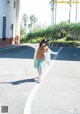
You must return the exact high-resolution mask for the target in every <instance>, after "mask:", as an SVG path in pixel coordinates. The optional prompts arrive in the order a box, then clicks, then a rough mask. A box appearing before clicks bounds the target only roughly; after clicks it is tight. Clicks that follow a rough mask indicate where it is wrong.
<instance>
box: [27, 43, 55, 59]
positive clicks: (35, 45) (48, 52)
mask: <svg viewBox="0 0 80 114" xmlns="http://www.w3.org/2000/svg"><path fill="white" fill-rule="evenodd" d="M27 46H30V47H32V48H34V49H35V53H34V60H35V59H36V54H37V50H38V48H39V44H27ZM50 54H57V52H53V51H51V50H50V49H49V48H48V51H47V52H45V60H46V61H50Z"/></svg>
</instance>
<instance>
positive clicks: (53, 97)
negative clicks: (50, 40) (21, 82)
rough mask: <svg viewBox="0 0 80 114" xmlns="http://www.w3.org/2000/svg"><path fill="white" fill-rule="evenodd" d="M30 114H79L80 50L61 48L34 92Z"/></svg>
mask: <svg viewBox="0 0 80 114" xmlns="http://www.w3.org/2000/svg"><path fill="white" fill-rule="evenodd" d="M31 114H80V48H63V49H62V50H61V52H60V53H59V55H58V57H57V58H56V61H55V62H54V63H53V65H52V67H51V69H50V70H49V72H48V74H47V75H46V78H45V80H44V81H43V83H42V84H41V86H40V87H39V89H38V91H37V92H36V95H35V98H34V100H33V102H32V105H31Z"/></svg>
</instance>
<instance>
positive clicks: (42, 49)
mask: <svg viewBox="0 0 80 114" xmlns="http://www.w3.org/2000/svg"><path fill="white" fill-rule="evenodd" d="M28 46H31V47H33V48H35V54H34V67H35V68H36V69H37V71H38V75H39V77H38V80H37V81H38V82H40V81H41V75H42V71H43V68H44V62H47V63H48V64H49V63H50V53H51V54H57V53H56V52H52V51H51V50H50V49H49V48H48V46H47V42H46V41H45V39H43V40H42V41H41V42H40V44H39V46H38V45H37V44H34V45H31V44H28Z"/></svg>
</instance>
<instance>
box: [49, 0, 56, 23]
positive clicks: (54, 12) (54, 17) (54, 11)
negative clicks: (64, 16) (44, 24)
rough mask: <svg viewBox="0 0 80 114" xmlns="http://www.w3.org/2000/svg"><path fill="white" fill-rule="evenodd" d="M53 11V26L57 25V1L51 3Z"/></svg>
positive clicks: (52, 0)
mask: <svg viewBox="0 0 80 114" xmlns="http://www.w3.org/2000/svg"><path fill="white" fill-rule="evenodd" d="M50 5H51V10H52V17H51V24H52V25H53V24H56V10H57V0H51V1H50Z"/></svg>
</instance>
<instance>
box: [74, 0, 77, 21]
mask: <svg viewBox="0 0 80 114" xmlns="http://www.w3.org/2000/svg"><path fill="white" fill-rule="evenodd" d="M77 11H78V0H76V14H75V21H77Z"/></svg>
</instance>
